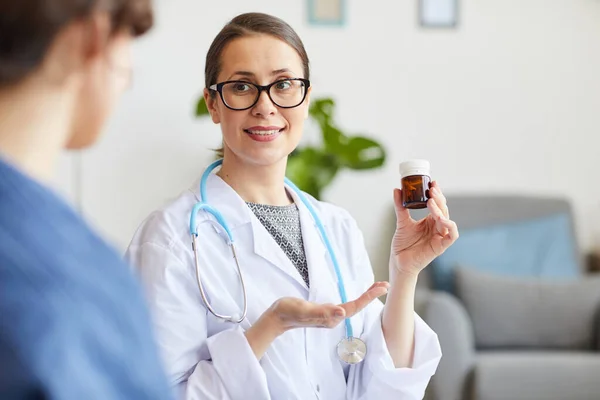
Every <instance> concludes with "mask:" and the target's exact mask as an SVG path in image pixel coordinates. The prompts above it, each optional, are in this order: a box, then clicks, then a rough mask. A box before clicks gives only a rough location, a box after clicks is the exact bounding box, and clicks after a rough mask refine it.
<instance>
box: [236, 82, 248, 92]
mask: <svg viewBox="0 0 600 400" xmlns="http://www.w3.org/2000/svg"><path fill="white" fill-rule="evenodd" d="M232 86H233V91H234V92H236V93H245V92H247V91H249V90H250V89H251V87H250V85H249V84H247V83H244V82H236V83H234V84H233V85H232Z"/></svg>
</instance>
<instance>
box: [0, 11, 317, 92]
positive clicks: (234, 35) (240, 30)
mask: <svg viewBox="0 0 600 400" xmlns="http://www.w3.org/2000/svg"><path fill="white" fill-rule="evenodd" d="M0 1H1V0H0ZM260 33H262V34H266V35H271V36H273V37H276V38H277V39H279V40H281V41H284V42H285V43H287V44H288V45H290V46H291V47H292V48H293V49H294V50H296V52H297V53H298V55H299V56H300V59H301V60H302V66H303V68H304V78H305V79H310V76H309V75H310V68H309V60H308V55H307V54H306V50H305V49H304V44H303V43H302V40H301V39H300V37H299V36H298V34H297V33H296V31H294V29H293V28H292V27H291V26H290V25H288V24H287V23H286V22H285V21H283V20H281V19H279V18H277V17H274V16H272V15H268V14H263V13H246V14H240V15H238V16H237V17H235V18H234V19H232V20H231V21H229V23H228V24H227V25H225V26H224V27H223V29H221V32H219V34H218V35H217V37H215V39H214V40H213V42H212V44H211V45H210V48H209V49H208V53H207V54H206V66H205V69H204V76H205V78H204V79H205V85H206V87H207V88H208V87H209V86H210V85H213V84H215V83H217V77H218V76H219V73H220V72H221V54H222V53H223V49H224V48H225V46H227V44H229V42H231V41H232V40H234V39H238V38H241V37H245V36H249V35H253V34H260Z"/></svg>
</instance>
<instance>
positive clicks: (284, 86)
mask: <svg viewBox="0 0 600 400" xmlns="http://www.w3.org/2000/svg"><path fill="white" fill-rule="evenodd" d="M309 87H310V81H309V80H308V79H302V78H288V79H280V80H278V81H275V82H273V83H271V84H269V85H266V86H261V85H256V84H254V83H250V82H246V81H226V82H221V83H216V84H214V85H211V86H210V87H209V89H210V90H214V91H217V92H219V95H221V100H223V104H225V106H226V107H227V108H229V109H231V110H236V111H242V110H247V109H249V108H252V107H254V106H255V105H256V103H258V99H259V98H260V94H261V93H262V91H263V90H264V91H266V92H267V94H268V95H269V98H270V99H271V101H272V102H273V104H275V105H276V106H277V107H280V108H294V107H298V106H299V105H300V104H302V102H303V101H304V99H305V98H306V90H307V89H308V88H309Z"/></svg>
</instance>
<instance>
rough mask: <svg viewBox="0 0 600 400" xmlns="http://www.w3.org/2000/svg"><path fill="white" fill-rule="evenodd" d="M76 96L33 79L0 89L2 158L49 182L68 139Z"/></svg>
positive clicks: (0, 151) (0, 142) (23, 170)
mask: <svg viewBox="0 0 600 400" xmlns="http://www.w3.org/2000/svg"><path fill="white" fill-rule="evenodd" d="M73 106H74V96H72V95H71V94H70V93H69V92H68V91H65V90H61V88H59V87H57V86H54V87H53V86H51V85H50V84H45V83H43V82H39V81H37V80H36V79H35V78H30V79H28V80H26V81H24V82H23V83H20V84H18V85H16V86H13V87H7V88H3V89H1V90H0V157H2V158H5V159H6V160H7V161H8V162H10V163H11V164H13V165H15V166H16V167H17V168H18V169H20V170H21V171H22V172H24V173H25V174H26V175H29V176H31V177H32V178H33V179H36V180H39V181H43V182H45V183H49V182H50V181H51V180H52V177H53V175H54V170H55V168H56V164H57V162H58V157H59V155H60V152H61V150H62V149H63V148H64V147H65V145H66V142H67V140H68V136H69V131H70V124H71V113H72V109H73Z"/></svg>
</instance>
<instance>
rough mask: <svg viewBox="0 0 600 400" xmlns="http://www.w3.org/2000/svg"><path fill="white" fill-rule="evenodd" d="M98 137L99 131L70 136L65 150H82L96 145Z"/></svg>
mask: <svg viewBox="0 0 600 400" xmlns="http://www.w3.org/2000/svg"><path fill="white" fill-rule="evenodd" d="M99 137H100V131H97V132H80V133H76V134H74V135H73V136H71V138H70V139H69V141H68V142H67V144H66V145H65V148H66V149H67V150H83V149H86V148H88V147H91V146H93V145H94V144H96V142H97V141H98V138H99Z"/></svg>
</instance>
